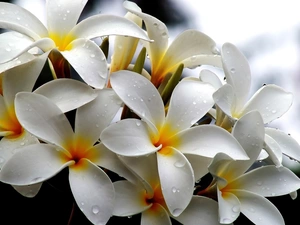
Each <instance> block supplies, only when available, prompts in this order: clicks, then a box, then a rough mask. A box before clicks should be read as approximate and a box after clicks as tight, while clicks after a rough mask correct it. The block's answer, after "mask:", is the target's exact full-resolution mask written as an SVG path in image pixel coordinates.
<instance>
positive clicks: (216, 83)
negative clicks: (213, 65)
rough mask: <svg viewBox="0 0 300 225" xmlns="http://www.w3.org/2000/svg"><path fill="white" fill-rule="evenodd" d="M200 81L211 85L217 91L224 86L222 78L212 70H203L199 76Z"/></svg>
mask: <svg viewBox="0 0 300 225" xmlns="http://www.w3.org/2000/svg"><path fill="white" fill-rule="evenodd" d="M199 79H200V80H201V81H203V82H206V83H209V84H211V85H212V86H213V87H214V88H215V89H216V90H217V89H219V88H220V87H221V86H222V81H221V80H220V78H219V77H218V76H217V75H216V74H215V73H213V72H212V71H210V70H207V69H204V70H201V72H200V74H199Z"/></svg>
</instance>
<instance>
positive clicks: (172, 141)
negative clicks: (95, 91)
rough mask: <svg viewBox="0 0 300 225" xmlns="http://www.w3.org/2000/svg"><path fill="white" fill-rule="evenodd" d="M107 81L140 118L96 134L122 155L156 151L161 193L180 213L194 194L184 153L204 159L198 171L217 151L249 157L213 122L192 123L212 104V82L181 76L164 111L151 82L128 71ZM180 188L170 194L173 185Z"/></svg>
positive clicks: (190, 170)
mask: <svg viewBox="0 0 300 225" xmlns="http://www.w3.org/2000/svg"><path fill="white" fill-rule="evenodd" d="M110 81H111V85H112V88H113V89H114V90H115V92H116V93H117V95H118V96H119V97H120V98H121V99H122V100H123V102H124V103H125V104H126V105H127V106H128V107H129V108H130V109H131V110H133V112H134V113H135V114H136V115H138V116H139V117H140V118H141V120H140V119H130V118H129V119H124V120H121V121H119V122H117V123H114V124H111V125H110V126H108V127H107V128H106V129H104V130H103V132H102V134H101V136H100V139H101V141H102V142H103V144H104V145H105V146H106V147H107V148H109V149H110V150H112V151H113V152H115V153H117V154H119V155H122V156H130V157H133V156H136V157H137V156H145V155H149V154H152V153H155V154H156V157H157V165H158V173H159V177H160V183H161V187H162V193H163V196H164V199H165V201H166V204H167V206H168V209H169V211H170V212H171V213H172V214H173V215H174V216H178V215H179V214H180V213H181V212H182V211H183V210H184V209H185V208H186V206H187V205H188V203H189V201H190V199H191V198H192V194H193V187H194V182H195V179H194V172H193V169H192V167H191V165H190V162H189V161H188V159H187V158H186V156H185V155H190V156H193V157H194V158H197V157H199V158H200V159H201V160H202V161H203V164H202V165H200V166H199V167H201V170H198V171H197V174H196V176H197V177H198V176H200V177H201V176H203V175H205V174H206V173H207V172H208V171H207V168H206V166H207V165H208V164H209V163H210V160H211V158H212V157H214V156H215V155H216V154H217V153H218V152H225V153H226V154H229V155H230V156H231V157H233V158H235V159H241V160H246V159H248V157H247V155H246V154H245V152H244V150H243V148H242V147H241V146H240V145H239V143H238V142H237V141H236V140H235V139H234V138H233V137H232V135H230V134H229V133H228V132H227V131H225V130H223V129H222V128H219V127H217V126H210V125H203V126H196V127H193V128H191V126H192V125H193V124H194V123H196V122H197V121H198V120H199V119H200V118H202V117H203V116H204V115H205V114H206V113H207V111H208V110H209V109H210V108H211V107H212V105H213V103H214V102H213V100H212V93H213V91H214V88H212V87H211V85H209V84H207V83H202V82H200V81H192V80H185V81H181V82H179V84H178V85H177V86H176V87H175V89H174V91H173V94H172V96H171V99H170V103H169V107H168V113H167V115H166V116H165V108H164V104H163V101H162V99H161V96H160V95H159V93H158V90H157V89H156V88H155V86H154V85H153V84H152V83H151V82H150V81H149V80H148V79H146V78H145V77H143V76H141V75H140V74H137V73H134V72H131V71H119V72H115V73H113V74H112V75H111V80H110ZM174 188H176V189H178V190H180V191H179V192H177V193H176V196H177V197H176V198H174V193H173V191H172V190H173V189H174Z"/></svg>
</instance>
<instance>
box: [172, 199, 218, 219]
mask: <svg viewBox="0 0 300 225" xmlns="http://www.w3.org/2000/svg"><path fill="white" fill-rule="evenodd" d="M218 216H219V215H218V203H217V202H216V201H215V200H212V199H210V198H207V197H203V196H193V198H192V200H191V202H190V204H189V205H188V207H187V208H186V209H185V210H184V211H183V212H182V213H181V214H180V215H179V216H178V217H175V218H174V219H175V220H178V221H179V222H180V223H182V224H184V225H195V224H203V225H220V223H219V221H218Z"/></svg>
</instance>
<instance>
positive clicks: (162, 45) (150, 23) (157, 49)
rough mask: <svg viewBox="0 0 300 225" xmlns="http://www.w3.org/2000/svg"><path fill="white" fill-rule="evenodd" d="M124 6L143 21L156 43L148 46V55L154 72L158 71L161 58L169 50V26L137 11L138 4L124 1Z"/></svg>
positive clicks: (150, 36)
mask: <svg viewBox="0 0 300 225" xmlns="http://www.w3.org/2000/svg"><path fill="white" fill-rule="evenodd" d="M123 6H124V7H125V8H126V9H127V10H128V11H129V12H132V13H133V14H135V15H137V16H139V17H140V18H142V19H143V21H144V23H145V26H146V29H147V34H148V36H149V38H150V39H151V40H154V42H152V43H149V45H147V53H148V54H149V57H150V59H151V64H152V71H156V69H157V66H158V65H159V63H160V60H161V58H162V57H163V56H164V53H165V51H166V50H167V48H168V37H169V34H168V28H167V26H166V25H165V24H164V23H163V22H162V21H160V20H158V19H157V18H155V17H153V16H151V15H149V14H146V13H143V12H140V11H138V10H137V9H136V7H137V6H136V4H135V3H133V2H130V1H124V2H123ZM146 44H148V43H146Z"/></svg>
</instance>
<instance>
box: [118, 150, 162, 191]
mask: <svg viewBox="0 0 300 225" xmlns="http://www.w3.org/2000/svg"><path fill="white" fill-rule="evenodd" d="M120 160H121V161H122V162H124V163H125V165H126V166H127V167H128V168H130V169H131V171H132V172H133V173H134V174H136V176H138V177H139V179H140V180H143V184H144V186H145V188H146V189H147V192H148V193H149V192H153V190H150V189H152V186H151V184H152V185H153V184H157V183H159V176H158V169H157V159H156V154H150V155H147V156H140V157H138V158H136V157H125V156H123V157H122V156H120ZM149 195H151V194H150V193H149Z"/></svg>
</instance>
